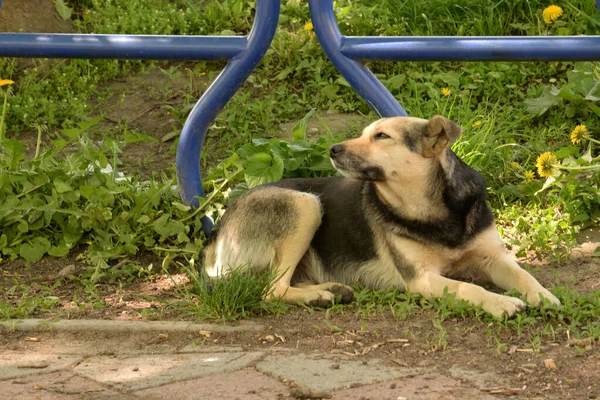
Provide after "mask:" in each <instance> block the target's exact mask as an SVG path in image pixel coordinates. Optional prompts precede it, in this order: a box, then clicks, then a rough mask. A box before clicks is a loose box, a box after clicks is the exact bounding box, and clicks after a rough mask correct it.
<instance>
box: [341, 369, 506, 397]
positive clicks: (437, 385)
mask: <svg viewBox="0 0 600 400" xmlns="http://www.w3.org/2000/svg"><path fill="white" fill-rule="evenodd" d="M331 398H332V400H397V399H402V398H405V399H407V400H459V399H460V400H467V399H473V400H494V399H496V397H493V396H491V395H489V394H486V393H484V392H482V391H480V390H478V389H475V388H472V387H469V386H466V385H464V384H463V383H461V382H460V381H457V380H455V379H452V378H448V377H446V376H443V375H440V374H436V373H432V374H424V375H417V376H413V377H405V378H402V379H399V380H393V381H388V382H383V383H378V384H374V385H368V386H361V387H357V388H351V389H346V390H340V391H337V392H334V393H333V396H332V397H331Z"/></svg>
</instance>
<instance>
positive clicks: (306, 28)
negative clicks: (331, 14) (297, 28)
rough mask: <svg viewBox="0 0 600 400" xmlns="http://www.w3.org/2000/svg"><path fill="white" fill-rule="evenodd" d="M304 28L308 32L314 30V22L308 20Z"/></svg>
mask: <svg viewBox="0 0 600 400" xmlns="http://www.w3.org/2000/svg"><path fill="white" fill-rule="evenodd" d="M304 30H305V31H307V32H310V31H312V30H313V24H312V22H307V23H306V24H305V25H304Z"/></svg>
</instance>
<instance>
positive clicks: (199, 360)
mask: <svg viewBox="0 0 600 400" xmlns="http://www.w3.org/2000/svg"><path fill="white" fill-rule="evenodd" d="M261 356H262V353H259V352H247V353H239V352H233V353H202V354H174V355H168V354H157V355H140V356H131V357H109V356H97V357H90V358H89V359H87V360H85V361H84V362H82V363H81V364H79V365H78V366H77V367H75V368H74V371H75V373H77V374H79V375H82V376H85V377H87V378H89V379H92V380H94V381H96V382H100V383H104V384H109V385H111V386H112V387H115V388H118V389H125V390H141V389H146V388H151V387H155V386H160V385H165V384H168V383H172V382H176V381H183V380H188V379H194V378H200V377H203V376H206V375H211V374H215V373H225V372H233V371H236V370H239V369H242V368H244V367H246V366H248V365H249V364H250V363H251V362H253V361H255V360H256V359H258V358H259V357H261Z"/></svg>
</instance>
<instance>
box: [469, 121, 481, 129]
mask: <svg viewBox="0 0 600 400" xmlns="http://www.w3.org/2000/svg"><path fill="white" fill-rule="evenodd" d="M479 125H481V121H475V122H473V125H471V127H473V128H477V127H478V126H479Z"/></svg>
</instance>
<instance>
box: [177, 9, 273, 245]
mask: <svg viewBox="0 0 600 400" xmlns="http://www.w3.org/2000/svg"><path fill="white" fill-rule="evenodd" d="M278 19H279V0H257V2H256V17H255V19H254V24H253V26H252V30H251V31H250V35H249V37H248V47H247V49H246V50H245V51H244V52H242V53H240V54H239V55H237V56H236V57H235V58H233V59H231V60H230V61H229V63H228V64H227V66H226V67H225V69H224V70H223V71H222V72H221V73H220V74H219V76H218V77H217V79H216V80H215V81H214V82H213V84H212V85H211V86H210V87H209V88H208V90H207V91H206V92H205V93H204V95H203V96H202V97H201V98H200V100H199V101H198V103H196V106H194V108H193V109H192V112H191V113H190V115H189V116H188V119H187V121H186V122H185V125H184V126H183V131H182V133H181V137H180V139H179V145H178V146H177V158H176V164H177V181H178V185H179V192H180V193H181V198H182V200H183V202H184V203H185V204H188V205H190V206H192V207H193V208H196V207H198V205H199V201H198V197H204V190H203V189H202V178H201V174H200V155H201V154H202V145H203V143H204V137H205V135H206V131H207V130H208V127H209V125H210V124H211V123H212V122H213V121H214V119H215V118H216V117H217V114H219V112H220V111H221V110H222V109H223V107H225V104H227V102H228V101H229V100H230V99H231V97H232V96H233V95H234V94H235V92H236V91H237V90H238V88H239V86H240V85H241V84H242V83H243V82H244V81H245V80H246V79H247V78H248V76H249V75H250V74H251V73H252V71H253V70H254V68H255V67H256V65H257V64H258V63H259V61H260V60H261V59H262V58H263V56H264V54H265V53H266V51H267V49H268V48H269V45H270V44H271V41H272V40H273V36H274V35H275V31H276V29H277V22H278ZM212 226H213V221H211V220H210V218H208V217H204V218H203V220H202V228H203V230H204V232H205V233H206V234H208V233H209V232H210V231H211V229H212Z"/></svg>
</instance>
